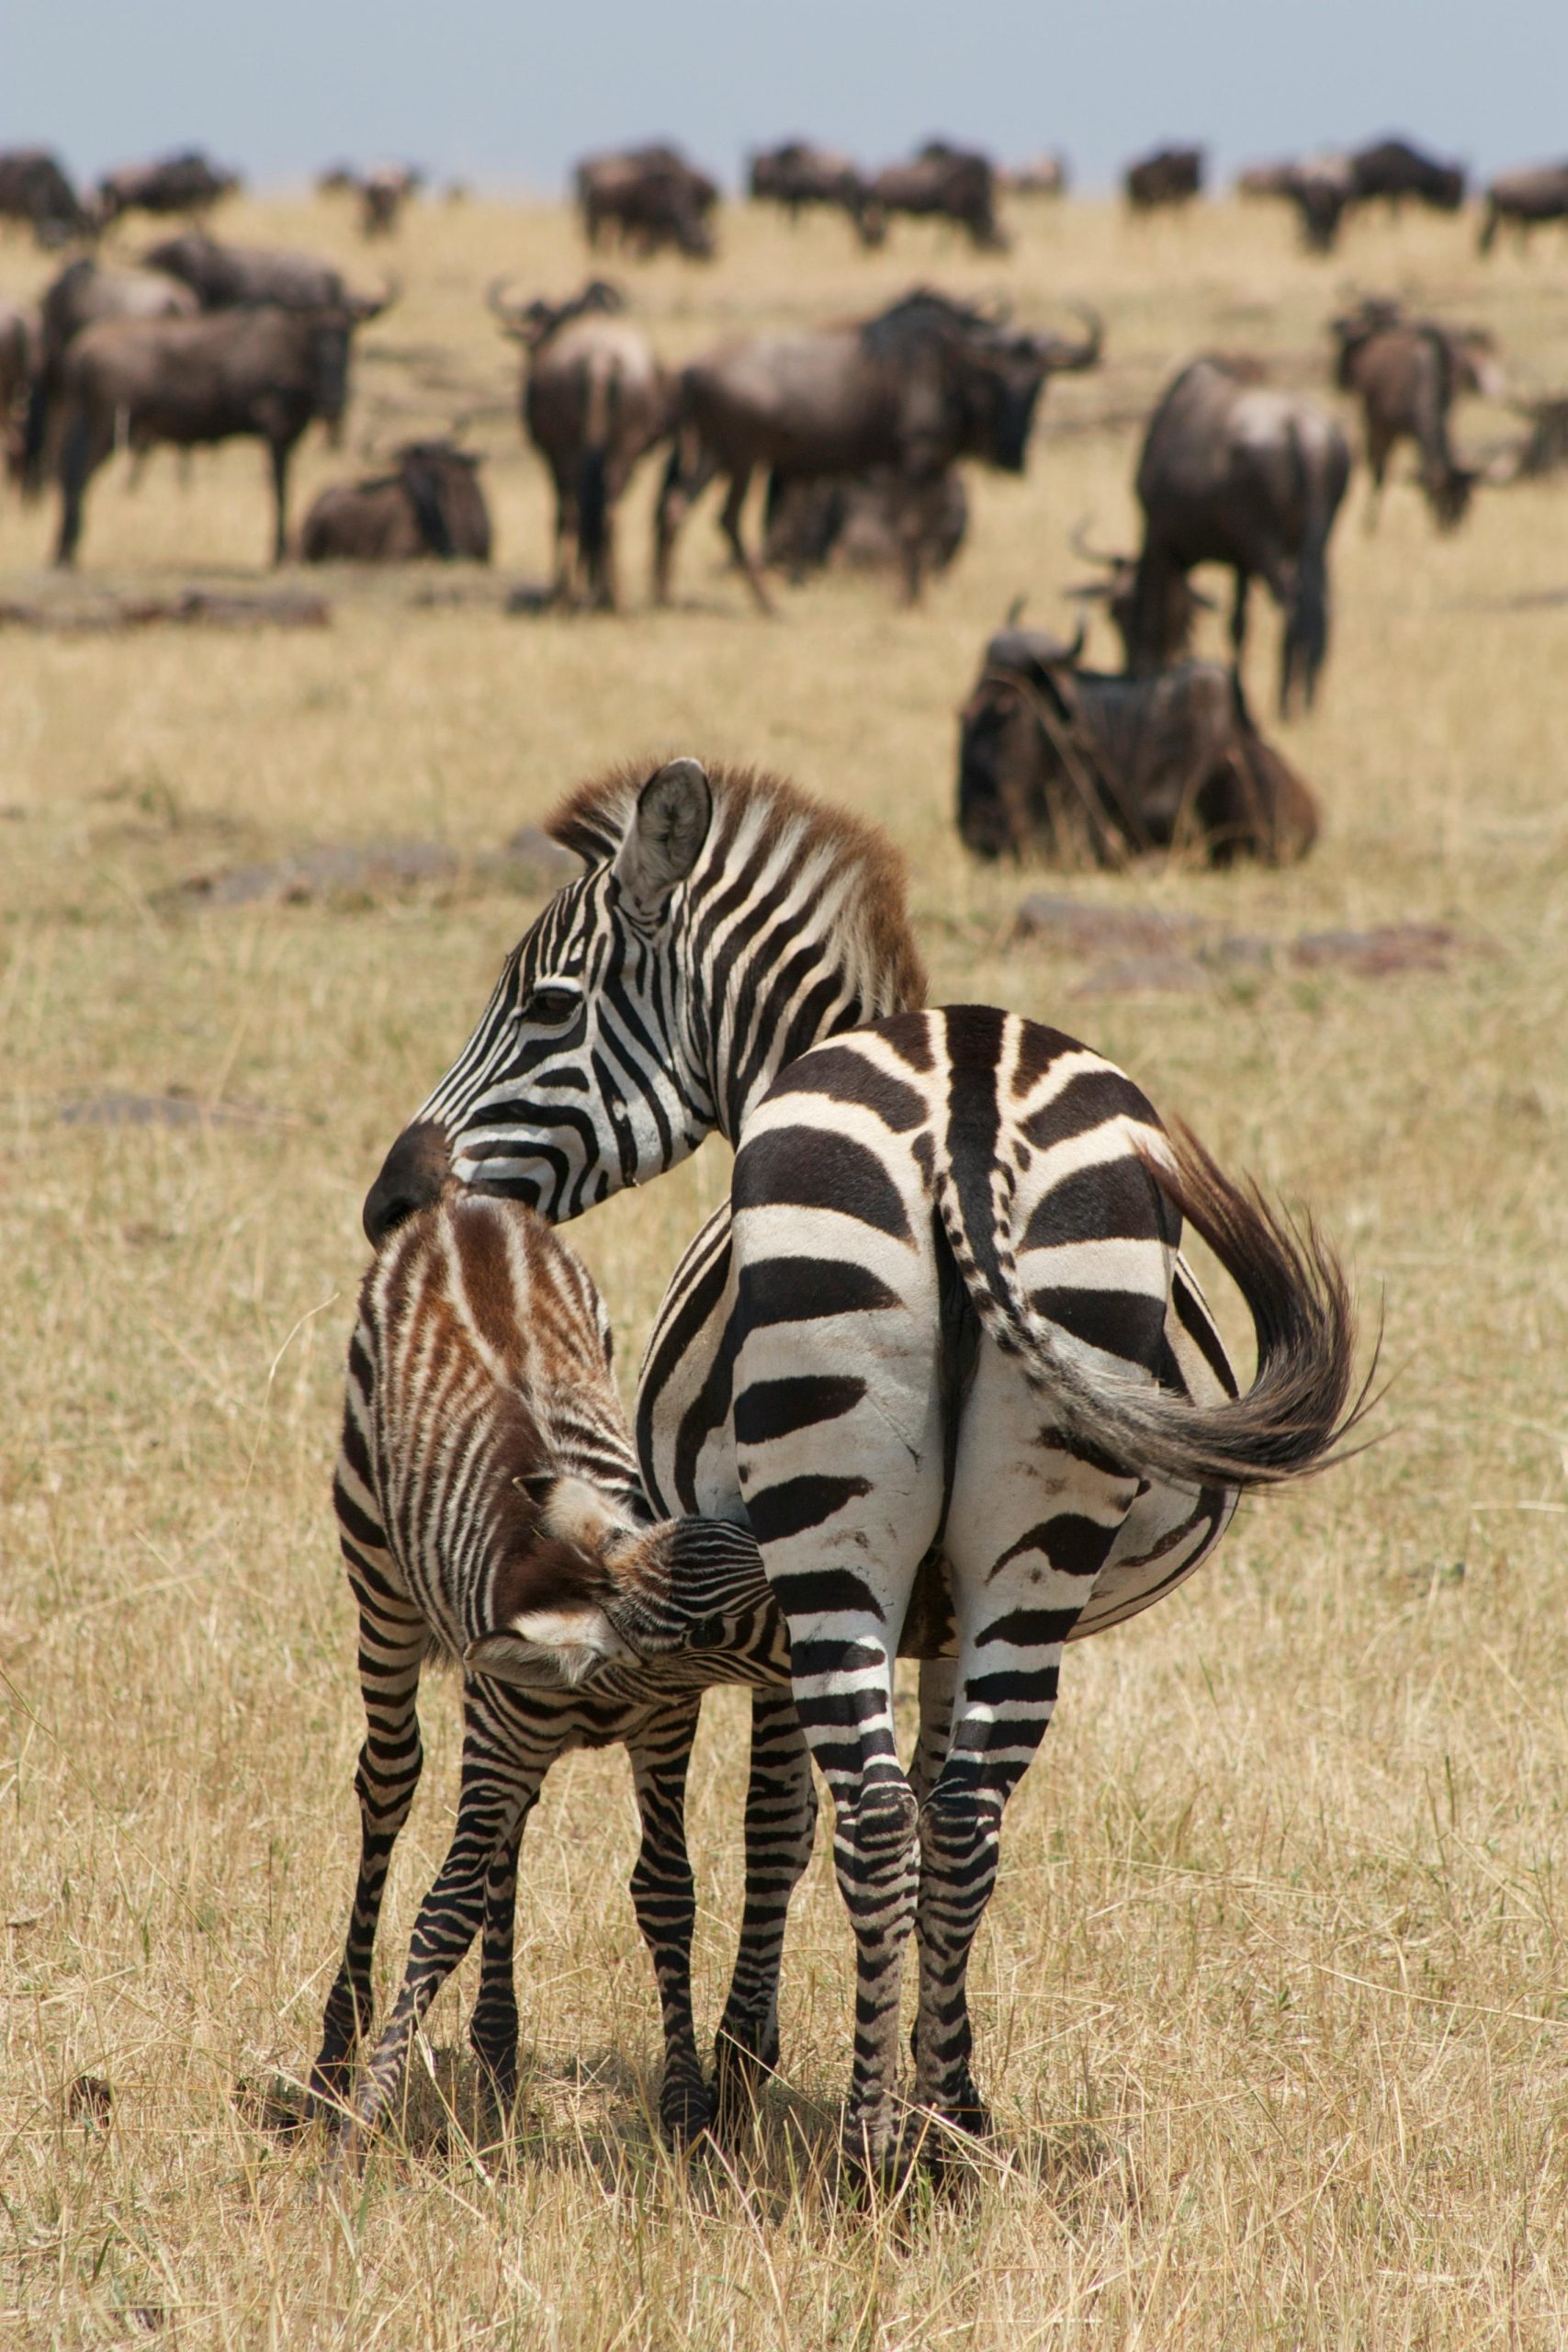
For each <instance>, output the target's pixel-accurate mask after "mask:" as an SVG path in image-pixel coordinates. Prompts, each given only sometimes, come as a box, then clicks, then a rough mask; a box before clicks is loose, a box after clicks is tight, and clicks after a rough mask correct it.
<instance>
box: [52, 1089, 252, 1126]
mask: <svg viewBox="0 0 1568 2352" xmlns="http://www.w3.org/2000/svg"><path fill="white" fill-rule="evenodd" d="M286 1117H287V1114H286V1113H284V1112H281V1111H271V1110H268V1109H266V1108H265V1106H264V1105H263V1104H261V1103H204V1102H202V1101H201V1100H200V1099H199V1097H197V1095H195V1094H190V1093H187V1092H186V1091H185V1090H184V1089H183V1088H182V1087H177V1086H172V1087H170V1089H169V1090H168V1091H167V1093H165V1094H132V1093H126V1092H122V1091H118V1090H110V1091H106V1092H104V1093H102V1094H79V1095H76V1096H74V1097H73V1100H72V1101H71V1102H69V1103H62V1104H61V1108H60V1123H61V1125H62V1126H65V1127H265V1126H276V1125H278V1124H279V1122H280V1121H282V1120H284V1119H285V1118H286Z"/></svg>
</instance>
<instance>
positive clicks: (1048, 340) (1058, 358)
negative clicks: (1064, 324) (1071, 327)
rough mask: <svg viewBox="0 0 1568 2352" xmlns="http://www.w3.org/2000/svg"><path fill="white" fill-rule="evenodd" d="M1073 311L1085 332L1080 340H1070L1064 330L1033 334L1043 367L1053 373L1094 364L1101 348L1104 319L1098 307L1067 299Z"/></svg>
mask: <svg viewBox="0 0 1568 2352" xmlns="http://www.w3.org/2000/svg"><path fill="white" fill-rule="evenodd" d="M1068 308H1069V309H1070V310H1071V311H1073V313H1074V315H1075V316H1076V317H1077V318H1080V319H1081V320H1082V321H1083V322H1084V325H1085V327H1086V329H1087V330H1088V332H1087V333H1086V334H1085V336H1084V338H1083V341H1082V342H1081V343H1073V342H1071V341H1070V340H1069V339H1068V337H1067V336H1066V335H1065V334H1037V335H1036V336H1035V338H1034V345H1035V348H1036V350H1037V351H1038V352H1039V353H1040V356H1041V357H1042V358H1043V360H1044V361H1045V363H1046V365H1047V367H1049V368H1052V369H1053V370H1054V371H1055V373H1056V374H1057V375H1067V374H1070V373H1072V372H1073V371H1074V370H1075V369H1077V368H1097V367H1098V366H1099V365H1100V353H1101V352H1102V351H1103V350H1104V348H1105V323H1104V321H1103V320H1102V319H1101V318H1100V313H1099V311H1091V310H1090V309H1089V304H1088V303H1087V302H1073V303H1069V305H1068Z"/></svg>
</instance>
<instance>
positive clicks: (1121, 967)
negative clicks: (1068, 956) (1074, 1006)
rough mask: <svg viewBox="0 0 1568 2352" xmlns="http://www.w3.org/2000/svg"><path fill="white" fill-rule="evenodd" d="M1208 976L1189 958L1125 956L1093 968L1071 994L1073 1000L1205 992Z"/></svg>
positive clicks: (1200, 966)
mask: <svg viewBox="0 0 1568 2352" xmlns="http://www.w3.org/2000/svg"><path fill="white" fill-rule="evenodd" d="M1209 985H1210V980H1209V975H1208V973H1207V972H1206V971H1205V970H1204V969H1203V967H1202V965H1201V964H1200V963H1198V962H1197V961H1196V959H1195V958H1194V957H1192V956H1122V957H1121V958H1119V959H1118V960H1117V961H1116V962H1114V963H1111V964H1096V965H1095V966H1094V967H1093V969H1092V970H1090V971H1089V972H1087V973H1086V974H1085V975H1084V977H1083V978H1082V979H1081V980H1080V981H1079V982H1078V984H1077V988H1076V989H1074V990H1073V994H1074V996H1144V995H1148V994H1151V993H1156V994H1159V995H1168V996H1174V995H1179V993H1181V992H1182V991H1183V990H1185V989H1206V988H1208V987H1209Z"/></svg>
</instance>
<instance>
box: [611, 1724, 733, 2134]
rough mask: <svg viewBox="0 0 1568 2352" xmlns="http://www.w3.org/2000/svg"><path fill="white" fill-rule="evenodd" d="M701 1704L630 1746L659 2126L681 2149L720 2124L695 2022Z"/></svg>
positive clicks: (634, 1882) (638, 1905)
mask: <svg viewBox="0 0 1568 2352" xmlns="http://www.w3.org/2000/svg"><path fill="white" fill-rule="evenodd" d="M698 1704H699V1702H697V1701H695V1700H694V1701H693V1702H691V1703H690V1704H689V1705H684V1706H682V1707H679V1708H672V1709H671V1710H670V1711H669V1713H665V1714H663V1715H661V1716H660V1717H659V1719H658V1720H657V1722H656V1724H654V1725H653V1726H652V1727H651V1729H652V1730H653V1732H654V1733H655V1734H656V1735H657V1739H658V1745H657V1747H655V1746H652V1745H650V1744H649V1737H648V1735H647V1734H643V1735H639V1736H637V1737H635V1738H630V1739H628V1740H627V1742H626V1747H627V1750H628V1752H629V1754H630V1757H631V1762H632V1778H633V1781H634V1783H635V1785H636V1789H637V1811H638V1813H639V1814H640V1815H641V1816H642V1844H641V1845H640V1847H639V1848H638V1849H637V1861H636V1863H635V1864H634V1865H633V1869H632V1876H631V1895H632V1905H633V1908H634V1909H635V1910H636V1912H637V1926H638V1927H639V1928H641V1930H642V1938H643V1941H644V1942H645V1943H646V1944H647V1946H648V1949H649V1953H650V1954H651V1956H652V1960H653V1973H654V1977H655V1979H656V1981H657V1983H658V1985H659V2005H660V2009H661V2011H662V2012H663V2018H664V2080H663V2082H662V2084H661V2085H660V2093H659V2125H660V2131H662V2132H663V2134H664V2136H665V2138H666V2139H667V2140H668V2141H670V2142H671V2144H672V2145H674V2146H677V2147H679V2146H680V2145H681V2144H682V2143H683V2142H685V2141H688V2140H694V2139H696V2138H697V2137H698V2136H699V2135H700V2134H701V2133H702V2132H704V2131H706V2130H707V2128H708V2125H709V2124H710V2123H711V2122H712V2120H713V2098H712V2096H711V2094H710V2092H709V2090H708V2086H707V2085H706V2084H705V2082H704V2080H703V2066H702V2060H701V2059H700V2058H699V2057H698V2055H697V2038H696V2031H695V2028H694V2024H693V2021H692V1930H693V1928H694V1926H695V1925H696V1917H697V1901H696V1888H695V1884H694V1881H693V1878H692V1864H691V1858H690V1855H689V1854H688V1852H687V1849H686V1817H685V1816H686V1772H687V1768H688V1767H689V1765H690V1763H691V1760H692V1742H693V1740H694V1738H695V1737H696V1731H697V1713H698Z"/></svg>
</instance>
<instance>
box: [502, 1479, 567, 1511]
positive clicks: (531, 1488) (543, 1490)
mask: <svg viewBox="0 0 1568 2352" xmlns="http://www.w3.org/2000/svg"><path fill="white" fill-rule="evenodd" d="M556 1477H557V1473H556V1472H555V1471H554V1470H531V1471H529V1472H528V1473H527V1475H526V1476H524V1477H521V1478H513V1481H512V1483H513V1486H514V1487H516V1489H517V1491H518V1493H519V1494H520V1495H526V1496H527V1498H528V1500H529V1501H530V1502H531V1503H532V1504H533V1505H534V1506H535V1508H536V1510H544V1508H545V1505H546V1504H547V1502H548V1501H549V1499H550V1496H551V1494H552V1493H553V1492H554V1490H555V1483H556Z"/></svg>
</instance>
